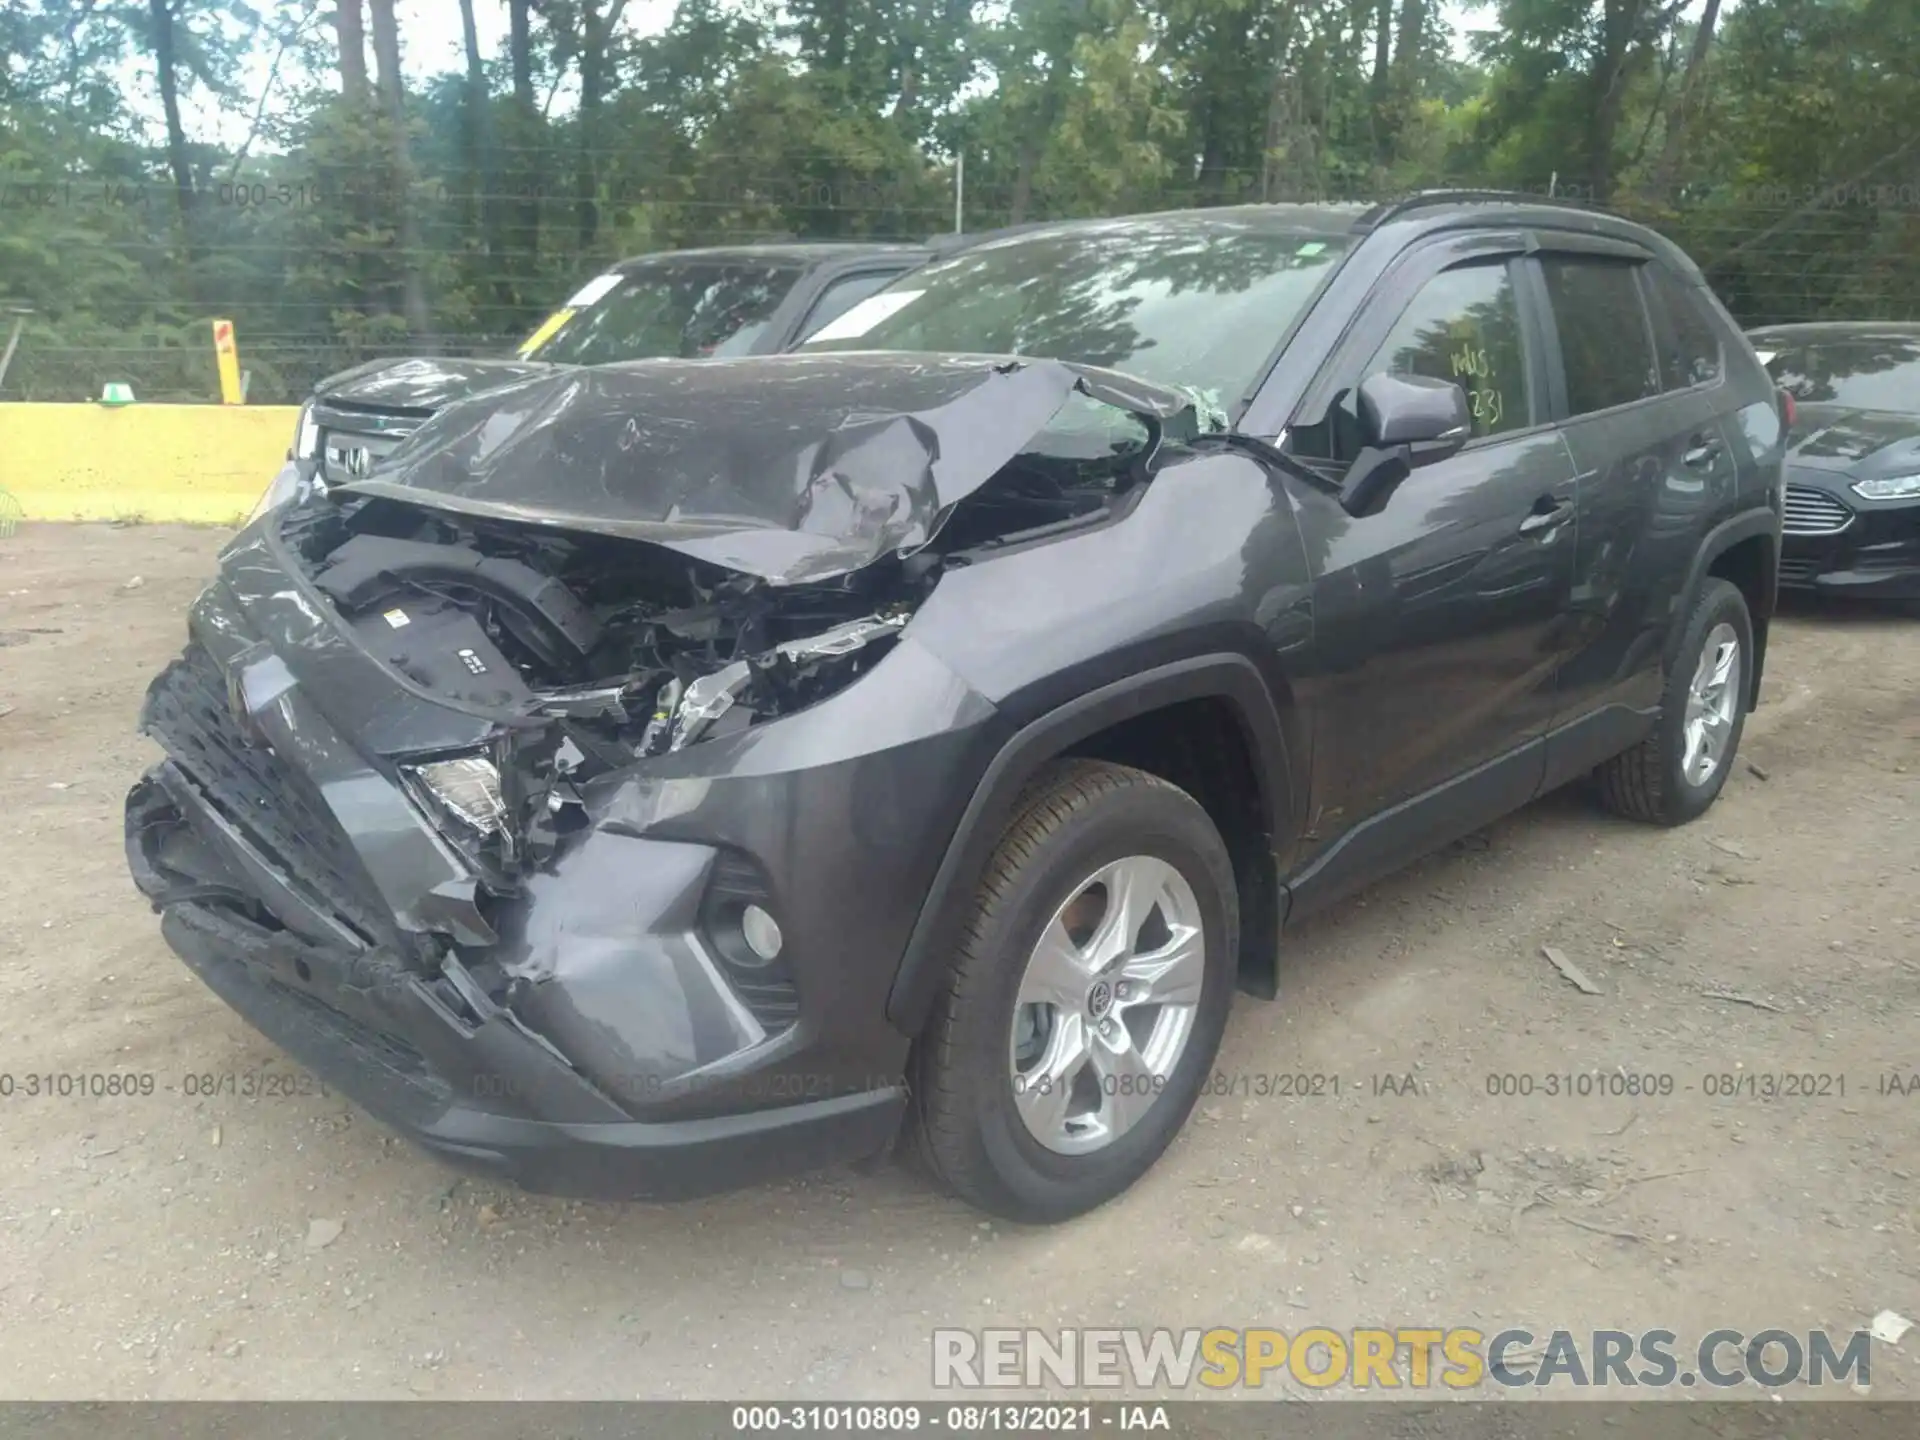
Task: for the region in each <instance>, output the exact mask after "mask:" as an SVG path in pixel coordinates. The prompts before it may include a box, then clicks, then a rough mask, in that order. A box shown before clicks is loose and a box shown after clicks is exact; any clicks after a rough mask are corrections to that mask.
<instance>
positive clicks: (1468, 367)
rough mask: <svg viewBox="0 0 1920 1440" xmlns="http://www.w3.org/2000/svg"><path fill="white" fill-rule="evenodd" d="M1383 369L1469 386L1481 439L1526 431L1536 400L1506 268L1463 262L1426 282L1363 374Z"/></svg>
mask: <svg viewBox="0 0 1920 1440" xmlns="http://www.w3.org/2000/svg"><path fill="white" fill-rule="evenodd" d="M1383 370H1384V371H1386V372H1388V373H1389V374H1393V375H1424V376H1427V377H1428V378H1430V379H1435V380H1449V381H1451V382H1453V383H1454V384H1456V385H1458V386H1459V387H1460V388H1461V389H1462V390H1464V391H1466V392H1467V407H1468V409H1469V410H1471V411H1472V412H1473V437H1474V439H1476V440H1479V439H1482V438H1484V437H1486V436H1489V435H1501V434H1505V433H1506V432H1508V431H1511V430H1524V429H1526V428H1527V426H1528V425H1530V424H1531V423H1532V403H1531V397H1530V395H1529V394H1528V390H1527V363H1526V350H1525V348H1524V347H1523V346H1522V345H1521V341H1520V306H1519V301H1518V298H1517V297H1516V295H1515V293H1514V288H1513V275H1512V271H1511V269H1510V268H1509V267H1508V265H1507V264H1506V263H1505V262H1496V263H1492V264H1484V265H1463V266H1460V267H1459V268H1457V269H1454V270H1447V271H1443V272H1442V273H1440V274H1438V275H1436V276H1434V277H1433V279H1431V280H1429V281H1428V282H1427V283H1426V284H1425V285H1423V286H1422V287H1421V288H1420V293H1419V294H1417V295H1415V296H1414V297H1413V300H1412V301H1411V302H1410V303H1409V304H1408V305H1407V308H1406V309H1405V310H1404V311H1403V312H1401V315H1400V318H1399V319H1398V320H1396V321H1395V322H1394V326H1393V329H1392V331H1390V332H1389V333H1388V335H1387V338H1386V340H1385V341H1384V342H1383V343H1382V344H1381V346H1380V348H1379V349H1378V350H1377V351H1375V352H1374V356H1373V359H1371V360H1370V361H1368V362H1367V364H1366V366H1365V368H1364V369H1363V370H1362V371H1361V374H1362V375H1363V376H1365V375H1374V374H1378V373H1379V372H1381V371H1383Z"/></svg>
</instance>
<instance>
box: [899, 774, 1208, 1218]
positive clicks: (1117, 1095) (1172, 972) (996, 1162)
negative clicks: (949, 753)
mask: <svg viewBox="0 0 1920 1440" xmlns="http://www.w3.org/2000/svg"><path fill="white" fill-rule="evenodd" d="M1238 947H1239V913H1238V906H1237V900H1236V894H1235V890H1234V881H1233V866H1232V862H1231V859H1230V857H1229V856H1228V853H1227V848H1226V846H1225V844H1224V843H1223V842H1222V841H1221V839H1220V836H1219V833H1218V832H1217V831H1216V830H1215V829H1214V827H1213V824H1212V822H1211V821H1210V820H1209V819H1208V818H1207V814H1206V812H1205V811H1204V810H1203V809H1201V807H1200V805H1199V804H1198V802H1196V801H1195V800H1194V799H1193V798H1192V797H1191V796H1189V795H1188V794H1187V793H1186V792H1185V791H1183V790H1180V789H1178V788H1176V787H1174V786H1173V785H1170V784H1168V783H1167V782H1166V781H1164V780H1161V779H1159V778H1158V777H1156V776H1153V775H1149V774H1146V773H1145V772H1143V771H1139V770H1131V769H1126V768H1123V767H1121V766H1117V765H1106V764H1099V763H1095V762H1091V761H1069V762H1064V763H1062V764H1060V765H1058V766H1056V767H1053V768H1052V769H1050V770H1049V771H1048V772H1047V773H1046V774H1044V775H1043V776H1042V777H1041V778H1040V780H1039V781H1038V782H1037V783H1036V784H1035V785H1034V786H1032V787H1031V788H1030V789H1029V790H1028V791H1027V793H1026V795H1025V796H1024V797H1023V800H1022V803H1021V805H1020V807H1019V810H1018V812H1017V813H1016V815H1015V817H1014V819H1013V821H1012V823H1011V824H1010V825H1009V826H1008V828H1007V831H1006V834H1005V836H1004V837H1003V838H1002V840H1001V842H1000V846H999V848H998V850H996V852H995V854H994V857H993V859H992V861H991V862H990V863H989V865H988V867H987V873H986V876H985V879H984V880H983V881H982V884H981V887H980V894H979V897H978V900H977V902H976V905H975V909H974V912H973V915H972V917H971V921H970V923H969V925H968V927H967V930H966V933H965V935H964V938H963V941H962V944H961V947H960V954H959V957H958V959H957V961H956V964H955V967H954V972H953V978H952V981H951V983H950V984H949V986H948V988H947V990H946V992H945V993H944V994H943V995H942V996H941V997H940V1000H939V1003H938V1005H937V1007H936V1010H935V1014H934V1018H933V1020H932V1023H931V1025H930V1027H929V1029H928V1033H927V1035H926V1037H925V1038H924V1040H923V1042H922V1044H921V1046H920V1049H919V1053H918V1058H917V1062H916V1073H915V1080H916V1084H915V1086H914V1091H915V1116H916V1122H917V1123H916V1127H915V1128H916V1131H917V1134H918V1137H919V1144H920V1150H921V1154H922V1156H923V1158H924V1159H925V1160H926V1162H927V1163H928V1165H929V1167H930V1168H931V1169H932V1170H933V1172H934V1174H935V1175H936V1177H937V1178H939V1179H940V1180H941V1181H942V1182H943V1183H944V1184H945V1185H946V1186H947V1187H948V1188H950V1189H951V1190H953V1191H954V1192H955V1193H956V1194H958V1195H960V1196H961V1197H962V1198H964V1199H966V1200H968V1201H970V1202H971V1203H973V1204H975V1205H977V1206H979V1207H980V1208H982V1209H984V1210H988V1211H991V1212H992V1213H994V1214H997V1215H1003V1216H1006V1217H1007V1218H1009V1219H1013V1220H1020V1221H1028V1222H1047V1221H1056V1220H1064V1219H1067V1218H1069V1217H1071V1216H1074V1215H1078V1214H1080V1213H1082V1212H1084V1211H1087V1210H1090V1209H1092V1208H1093V1207H1094V1206H1096V1205H1099V1204H1101V1203H1103V1202H1104V1201H1106V1200H1109V1199H1111V1198H1112V1197H1113V1196H1115V1195H1117V1194H1119V1193H1120V1192H1121V1191H1122V1190H1124V1189H1126V1188H1127V1186H1129V1185H1131V1184H1132V1183H1133V1182H1134V1181H1135V1180H1136V1179H1138V1178H1139V1177H1140V1175H1142V1174H1143V1173H1144V1172H1145V1171H1146V1170H1147V1169H1148V1168H1149V1167H1150V1166H1151V1165H1152V1164H1153V1162H1154V1161H1155V1160H1157V1159H1158V1158H1159V1156H1160V1154H1161V1152H1162V1151H1164V1150H1165V1149H1166V1147H1167V1146H1168V1144H1169V1143H1171V1141H1172V1139H1173V1137H1174V1135H1175V1134H1176V1133H1177V1132H1178V1131H1179V1129H1180V1126H1181V1124H1182V1123H1183V1122H1184V1121H1185V1120H1186V1117H1187V1114H1188V1112H1189V1111H1190V1110H1191V1109H1192V1107H1193V1103H1194V1101H1195V1099H1196V1098H1197V1097H1198V1095H1199V1093H1200V1088H1201V1085H1202V1084H1203V1083H1204V1081H1205V1078H1206V1075H1207V1073H1208V1070H1209V1068H1210V1067H1211V1065H1212V1063H1213V1057H1214V1055H1215V1053H1216V1052H1217V1050H1218V1049H1219V1045H1220V1037H1221V1034H1222V1032H1223V1031H1224V1030H1225V1028H1226V1018H1227V1011H1228V1008H1229V1006H1230V1004H1231V1002H1232V994H1233V979H1234V965H1235V957H1236V955H1237V953H1238Z"/></svg>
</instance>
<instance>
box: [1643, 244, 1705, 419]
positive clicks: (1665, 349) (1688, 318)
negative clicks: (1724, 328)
mask: <svg viewBox="0 0 1920 1440" xmlns="http://www.w3.org/2000/svg"><path fill="white" fill-rule="evenodd" d="M1641 274H1642V277H1643V278H1644V279H1645V280H1646V281H1647V283H1648V284H1649V285H1650V286H1651V287H1652V289H1651V295H1652V299H1653V303H1654V305H1655V306H1656V307H1657V309H1658V312H1659V316H1660V321H1661V323H1660V325H1659V327H1658V329H1659V334H1660V378H1661V380H1662V381H1664V382H1665V384H1666V387H1667V389H1669V390H1686V389H1689V388H1690V387H1692V386H1695V385H1711V384H1712V383H1713V382H1714V381H1716V380H1718V379H1719V378H1720V327H1719V326H1718V325H1716V324H1715V323H1714V322H1713V320H1712V319H1710V318H1709V317H1708V315H1707V312H1706V310H1705V308H1704V307H1703V306H1702V305H1701V303H1700V299H1699V297H1698V296H1697V295H1695V294H1694V293H1693V291H1692V290H1690V289H1688V288H1687V287H1686V286H1685V285H1682V284H1681V283H1680V282H1679V281H1678V280H1676V279H1674V278H1673V276H1671V275H1669V274H1668V273H1667V272H1666V271H1665V270H1663V269H1662V268H1661V267H1660V266H1658V265H1648V266H1646V267H1644V269H1643V270H1642V271H1641Z"/></svg>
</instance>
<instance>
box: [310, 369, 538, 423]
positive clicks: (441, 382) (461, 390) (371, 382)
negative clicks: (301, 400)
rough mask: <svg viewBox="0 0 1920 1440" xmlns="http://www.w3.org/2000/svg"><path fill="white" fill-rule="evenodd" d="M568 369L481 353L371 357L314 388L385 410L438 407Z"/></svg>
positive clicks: (333, 397)
mask: <svg viewBox="0 0 1920 1440" xmlns="http://www.w3.org/2000/svg"><path fill="white" fill-rule="evenodd" d="M564 368H566V367H564V366H559V365H543V364H536V363H534V362H533V361H531V360H499V359H492V358H482V357H466V358H445V359H442V358H439V357H433V358H420V359H412V360H369V361H368V362H367V363H366V364H364V365H356V366H354V367H353V368H352V369H351V370H342V371H341V372H340V373H339V374H337V375H329V376H328V377H327V378H326V379H325V380H322V381H321V382H320V384H319V385H318V386H316V387H315V393H316V394H317V395H318V396H319V397H320V398H321V399H322V400H339V401H345V402H347V403H349V404H353V405H369V406H375V407H378V408H379V409H382V410H438V409H440V408H441V407H442V406H445V405H450V404H452V403H453V402H454V401H456V400H465V399H467V398H468V397H469V396H473V395H479V394H483V393H485V392H486V391H489V390H495V389H498V388H499V387H500V386H502V385H512V384H514V383H515V382H517V381H521V380H526V379H529V378H531V377H533V376H537V375H552V374H554V373H555V372H557V371H559V370H562V369H564Z"/></svg>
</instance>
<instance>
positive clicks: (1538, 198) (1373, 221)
mask: <svg viewBox="0 0 1920 1440" xmlns="http://www.w3.org/2000/svg"><path fill="white" fill-rule="evenodd" d="M1497 204H1505V205H1553V206H1558V207H1560V208H1562V209H1567V210H1590V209H1592V208H1593V207H1592V206H1590V205H1588V204H1586V202H1584V201H1582V200H1578V199H1574V198H1571V197H1562V196H1557V195H1532V194H1529V193H1527V192H1526V191H1524V190H1420V191H1416V192H1415V193H1414V194H1412V195H1406V196H1402V197H1401V198H1400V199H1398V200H1385V201H1382V202H1381V203H1380V204H1378V205H1376V206H1374V207H1373V208H1372V209H1371V210H1369V211H1367V212H1366V213H1365V214H1364V215H1362V216H1360V217H1359V218H1358V219H1356V220H1355V221H1354V222H1353V228H1354V231H1355V232H1356V233H1360V232H1364V231H1368V230H1373V229H1375V228H1377V227H1379V226H1381V225H1384V224H1385V223H1386V222H1387V221H1389V220H1393V219H1397V218H1399V217H1400V216H1402V215H1404V214H1406V213H1407V212H1408V211H1409V210H1419V209H1424V208H1425V207H1427V206H1429V205H1497Z"/></svg>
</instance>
